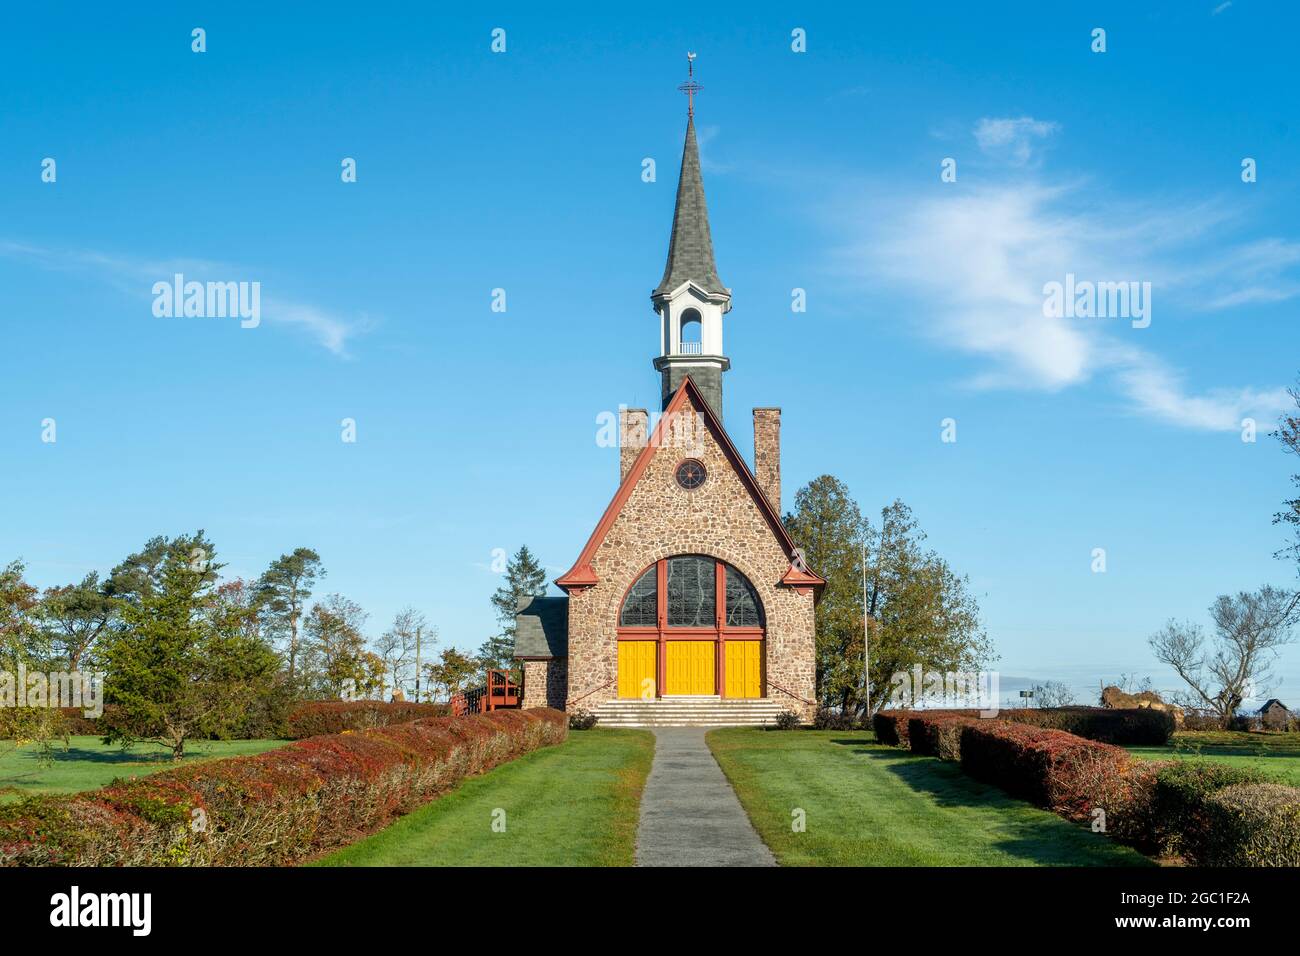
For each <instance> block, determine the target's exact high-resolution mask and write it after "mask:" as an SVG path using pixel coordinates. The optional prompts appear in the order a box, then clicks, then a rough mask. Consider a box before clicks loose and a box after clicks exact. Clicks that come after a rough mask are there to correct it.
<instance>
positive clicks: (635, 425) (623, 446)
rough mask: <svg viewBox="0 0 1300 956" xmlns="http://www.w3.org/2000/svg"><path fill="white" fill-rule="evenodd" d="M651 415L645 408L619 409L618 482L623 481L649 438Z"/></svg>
mask: <svg viewBox="0 0 1300 956" xmlns="http://www.w3.org/2000/svg"><path fill="white" fill-rule="evenodd" d="M649 423H650V415H649V413H647V412H646V410H645V409H644V408H625V407H623V406H621V405H620V406H619V409H618V482H619V484H622V483H623V479H625V478H626V477H627V473H628V472H629V471H631V470H632V463H633V462H634V461H636V456H637V455H639V454H641V449H642V448H644V447H645V444H646V442H647V441H648V440H649V437H650V436H649V433H648V428H649Z"/></svg>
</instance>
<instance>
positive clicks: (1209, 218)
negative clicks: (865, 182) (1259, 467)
mask: <svg viewBox="0 0 1300 956" xmlns="http://www.w3.org/2000/svg"><path fill="white" fill-rule="evenodd" d="M1012 162H1014V160H1012ZM1017 178H1018V179H1021V180H1023V179H1024V177H1023V175H1020V176H1018V177H1017ZM895 186H896V184H895ZM868 192H869V193H870V194H872V195H888V196H889V197H890V198H889V199H887V200H883V201H882V200H878V199H877V200H863V201H861V202H859V203H858V208H853V207H852V204H845V203H843V202H841V203H839V204H837V205H838V208H837V211H836V212H835V214H834V222H835V223H836V224H837V226H838V227H839V228H840V229H844V230H847V235H846V236H845V239H844V242H843V244H842V246H841V248H840V250H839V253H840V254H839V257H838V261H839V263H840V265H841V267H842V268H843V270H844V271H845V272H846V273H847V274H848V275H850V276H851V277H853V278H854V279H855V280H858V281H860V282H862V283H866V284H870V285H871V286H873V287H879V288H887V289H893V290H894V291H897V292H900V293H902V294H903V295H905V296H907V297H910V298H913V299H915V300H916V301H917V303H918V306H919V307H918V309H917V310H916V312H915V314H916V315H918V316H920V317H921V319H920V320H919V325H918V331H920V333H921V334H923V335H926V336H928V337H929V338H930V339H931V340H933V341H934V342H936V343H937V344H939V345H940V346H942V347H946V348H951V349H955V350H957V351H960V352H964V353H967V354H970V355H974V356H978V357H980V358H982V359H983V360H984V362H983V367H982V368H981V369H980V370H979V371H978V372H977V374H976V375H975V377H974V380H973V382H972V384H973V385H975V386H976V387H981V388H1028V389H1038V390H1046V391H1057V390H1061V389H1065V388H1069V387H1073V386H1078V385H1081V384H1083V383H1086V382H1090V381H1093V380H1095V379H1100V380H1102V381H1105V382H1108V383H1110V384H1111V386H1112V387H1113V388H1115V389H1117V390H1118V392H1119V394H1120V395H1122V396H1123V397H1124V399H1125V400H1126V401H1127V403H1128V405H1129V407H1130V408H1131V409H1132V410H1133V411H1135V412H1136V413H1139V414H1143V415H1146V416H1149V417H1152V418H1155V419H1158V420H1161V421H1165V422H1169V423H1172V424H1175V425H1179V426H1183V427H1187V428H1197V429H1213V430H1229V429H1235V428H1238V427H1240V422H1241V419H1242V418H1243V417H1246V416H1250V417H1254V418H1255V419H1256V420H1257V421H1260V422H1265V421H1271V420H1274V419H1275V418H1276V417H1277V415H1278V414H1279V413H1280V412H1281V411H1282V410H1283V409H1284V408H1285V407H1287V403H1288V399H1287V395H1286V391H1285V389H1284V388H1281V387H1276V388H1274V387H1269V386H1265V387H1252V386H1247V387H1233V388H1224V387H1211V388H1207V389H1203V390H1201V391H1196V390H1194V389H1193V388H1191V387H1190V386H1189V385H1188V384H1187V383H1186V381H1185V378H1186V377H1185V375H1183V374H1182V373H1181V372H1180V371H1179V370H1177V369H1175V368H1172V367H1170V366H1169V365H1168V364H1167V363H1166V362H1165V361H1164V360H1163V359H1162V358H1161V357H1160V356H1158V355H1157V354H1155V353H1154V352H1153V351H1152V350H1151V349H1150V347H1149V342H1148V340H1145V339H1144V336H1146V335H1147V334H1148V333H1146V331H1145V330H1143V329H1135V328H1132V326H1131V323H1130V321H1129V320H1128V319H1125V318H1072V317H1059V318H1053V317H1050V316H1047V315H1044V309H1043V302H1044V285H1045V284H1046V283H1048V282H1061V281H1062V280H1063V279H1064V278H1065V276H1066V275H1067V273H1073V274H1075V275H1076V276H1078V277H1079V278H1080V279H1088V280H1093V281H1115V282H1119V281H1123V282H1129V281H1141V282H1151V283H1152V290H1153V295H1152V297H1153V300H1154V308H1153V318H1154V321H1155V322H1156V323H1163V322H1170V321H1179V318H1178V316H1179V315H1180V314H1181V315H1184V316H1187V315H1194V314H1196V313H1197V312H1203V311H1206V310H1224V309H1231V308H1234V307H1237V306H1240V305H1242V304H1244V303H1248V302H1252V303H1253V302H1278V301H1283V300H1286V299H1291V298H1294V297H1296V296H1300V278H1297V274H1296V273H1297V268H1296V267H1297V265H1300V243H1295V242H1290V241H1287V240H1282V239H1265V240H1259V241H1255V242H1250V243H1244V244H1240V245H1237V246H1229V247H1227V248H1226V249H1225V248H1224V247H1223V245H1222V244H1221V243H1214V244H1212V243H1210V242H1209V241H1208V240H1209V239H1211V238H1214V237H1215V236H1216V234H1217V233H1218V232H1219V231H1221V230H1222V228H1223V226H1224V224H1225V223H1228V222H1230V221H1231V220H1232V219H1233V218H1234V217H1235V216H1236V212H1235V211H1234V210H1233V209H1232V208H1231V207H1229V206H1227V204H1219V203H1214V202H1203V203H1199V204H1195V205H1188V204H1184V205H1175V204H1172V203H1171V204H1169V205H1167V206H1161V205H1158V204H1151V203H1143V204H1125V203H1108V204H1106V205H1104V206H1103V207H1098V205H1097V198H1096V191H1095V190H1090V191H1089V192H1088V193H1086V194H1085V191H1084V188H1083V184H1081V183H1073V184H1064V185H1052V186H1048V185H1043V184H1041V183H1035V182H1032V181H1018V182H1014V183H1011V182H1008V183H1004V184H994V185H989V186H985V187H982V188H978V189H971V188H970V187H964V189H963V191H962V192H961V193H958V192H956V191H955V190H954V191H953V192H952V193H950V194H944V195H942V196H936V195H935V193H934V191H933V189H927V190H925V191H918V193H917V194H916V195H899V194H898V193H897V190H896V188H895V189H894V190H893V191H892V192H886V191H883V190H882V191H877V190H869V191H868ZM864 206H865V207H868V208H863V207H864ZM845 209H852V212H850V213H849V214H848V215H845Z"/></svg>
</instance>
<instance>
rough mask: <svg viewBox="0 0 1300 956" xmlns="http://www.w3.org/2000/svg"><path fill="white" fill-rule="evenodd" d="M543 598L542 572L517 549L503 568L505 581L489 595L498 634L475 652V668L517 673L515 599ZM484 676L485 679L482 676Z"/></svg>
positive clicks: (534, 560)
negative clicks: (498, 624)
mask: <svg viewBox="0 0 1300 956" xmlns="http://www.w3.org/2000/svg"><path fill="white" fill-rule="evenodd" d="M544 594H546V569H545V568H543V567H542V566H541V564H540V563H538V561H537V558H535V557H534V556H533V553H532V552H531V551H529V550H528V545H526V544H525V545H521V546H520V548H519V550H518V551H516V552H515V554H514V557H512V558H511V559H510V561H509V562H508V563H507V564H506V580H505V583H504V584H503V585H501V587H499V588H497V589H496V591H495V592H494V593H493V595H492V607H493V608H495V609H496V614H497V620H498V621H500V622H501V633H499V634H496V635H494V636H492V637H489V638H488V639H487V640H486V641H484V642H483V643H482V644H481V645H480V646H479V649H478V660H479V667H480V668H481V669H482V670H483V671H485V672H486V671H487V670H489V669H497V670H509V669H517V664H516V662H515V659H514V657H515V614H516V613H517V612H518V610H519V599H520V598H524V597H541V596H542V595H544ZM485 676H486V675H485Z"/></svg>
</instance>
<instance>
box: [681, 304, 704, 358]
mask: <svg viewBox="0 0 1300 956" xmlns="http://www.w3.org/2000/svg"><path fill="white" fill-rule="evenodd" d="M678 341H679V342H680V343H681V351H682V353H683V354H685V355H699V354H700V353H701V352H703V351H704V324H703V322H702V321H701V319H700V313H699V310H698V309H687V310H686V311H685V312H683V313H682V320H681V325H680V327H679V329H678Z"/></svg>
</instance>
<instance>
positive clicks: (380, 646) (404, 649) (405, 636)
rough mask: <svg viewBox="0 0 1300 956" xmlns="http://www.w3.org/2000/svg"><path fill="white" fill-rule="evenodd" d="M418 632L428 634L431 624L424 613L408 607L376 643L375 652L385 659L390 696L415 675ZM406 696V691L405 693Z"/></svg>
mask: <svg viewBox="0 0 1300 956" xmlns="http://www.w3.org/2000/svg"><path fill="white" fill-rule="evenodd" d="M417 632H423V633H425V634H428V632H429V623H428V621H426V620H425V617H424V615H423V614H422V613H420V612H419V611H417V610H415V608H411V607H407V608H403V609H402V610H401V611H398V612H397V616H396V617H395V618H393V625H392V627H390V628H389V629H388V630H386V631H384V633H383V634H381V635H380V636H379V638H378V639H377V640H376V641H375V652H376V653H377V654H378V655H379V656H380V657H381V658H383V661H384V668H385V673H386V674H387V675H388V679H389V681H390V684H391V686H390V691H389V696H392V695H393V694H395V692H396V691H397V689H398V688H400V687H401V686H402V684H403V683H404V682H405V681H406V680H407V679H408V678H409V677H412V676H413V675H412V674H411V667H412V665H413V664H414V662H415V639H416V634H417ZM403 695H405V691H403Z"/></svg>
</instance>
